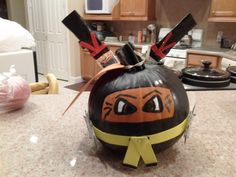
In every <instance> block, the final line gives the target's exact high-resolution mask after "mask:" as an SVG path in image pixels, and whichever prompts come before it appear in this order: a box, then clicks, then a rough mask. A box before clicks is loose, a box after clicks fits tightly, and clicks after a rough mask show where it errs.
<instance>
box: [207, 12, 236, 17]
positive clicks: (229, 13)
mask: <svg viewBox="0 0 236 177" xmlns="http://www.w3.org/2000/svg"><path fill="white" fill-rule="evenodd" d="M211 13H212V15H214V16H224V17H230V16H235V15H236V13H235V12H234V11H212V12H211Z"/></svg>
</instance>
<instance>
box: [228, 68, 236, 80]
mask: <svg viewBox="0 0 236 177" xmlns="http://www.w3.org/2000/svg"><path fill="white" fill-rule="evenodd" d="M226 71H228V72H229V73H230V74H231V76H230V79H231V82H233V83H236V66H229V67H228V68H227V69H226Z"/></svg>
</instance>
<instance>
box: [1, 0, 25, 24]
mask: <svg viewBox="0 0 236 177" xmlns="http://www.w3.org/2000/svg"><path fill="white" fill-rule="evenodd" d="M6 2H7V11H8V18H9V19H10V20H12V21H15V22H17V23H19V24H21V25H22V26H23V27H24V28H26V17H25V5H24V0H7V1H6Z"/></svg>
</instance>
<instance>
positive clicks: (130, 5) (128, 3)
mask: <svg viewBox="0 0 236 177" xmlns="http://www.w3.org/2000/svg"><path fill="white" fill-rule="evenodd" d="M133 11H134V0H120V15H121V16H132V15H134V14H133Z"/></svg>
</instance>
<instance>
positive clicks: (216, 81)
mask: <svg viewBox="0 0 236 177" xmlns="http://www.w3.org/2000/svg"><path fill="white" fill-rule="evenodd" d="M202 64H203V66H202V67H187V68H184V69H183V70H182V75H183V77H182V82H183V83H185V84H189V85H194V86H199V87H226V86H228V85H229V84H230V73H229V72H227V71H223V70H220V69H212V68H210V65H211V62H210V61H207V60H204V61H202Z"/></svg>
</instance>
